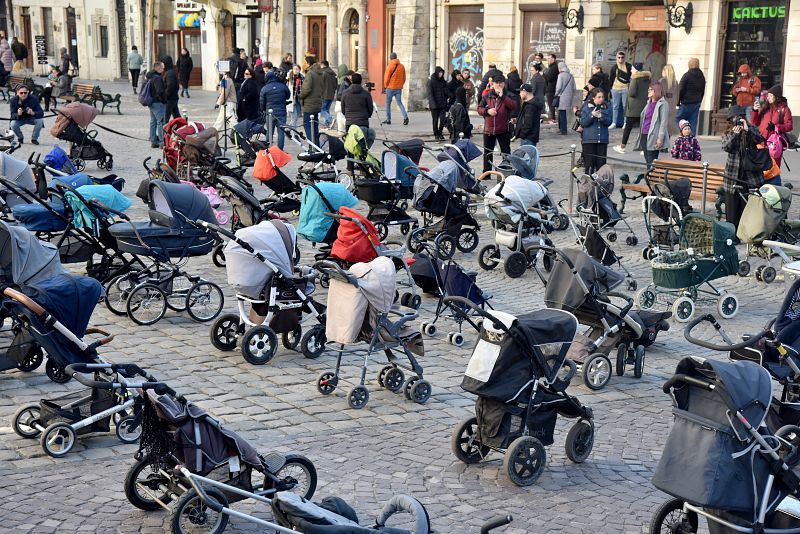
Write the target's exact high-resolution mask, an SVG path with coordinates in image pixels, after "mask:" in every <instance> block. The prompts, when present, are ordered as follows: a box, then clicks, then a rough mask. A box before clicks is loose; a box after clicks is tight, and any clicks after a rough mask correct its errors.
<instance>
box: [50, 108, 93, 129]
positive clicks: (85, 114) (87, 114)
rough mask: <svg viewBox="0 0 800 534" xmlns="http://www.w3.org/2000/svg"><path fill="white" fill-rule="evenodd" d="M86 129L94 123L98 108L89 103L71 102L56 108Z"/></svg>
mask: <svg viewBox="0 0 800 534" xmlns="http://www.w3.org/2000/svg"><path fill="white" fill-rule="evenodd" d="M56 111H57V112H58V113H60V114H62V115H64V116H65V117H67V118H68V119H70V120H71V121H72V122H74V123H75V124H77V125H78V126H80V127H81V128H83V129H84V130H85V129H86V128H87V127H88V126H89V125H90V124H91V123H92V121H93V120H94V118H95V117H97V114H98V113H99V112H98V111H97V108H96V107H94V106H90V105H89V104H82V103H80V102H71V103H69V104H67V105H66V106H64V107H62V108H59V109H57V110H56Z"/></svg>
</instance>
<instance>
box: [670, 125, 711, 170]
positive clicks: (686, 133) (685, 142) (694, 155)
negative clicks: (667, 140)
mask: <svg viewBox="0 0 800 534" xmlns="http://www.w3.org/2000/svg"><path fill="white" fill-rule="evenodd" d="M678 127H679V128H680V130H681V135H679V136H678V137H677V138H676V139H675V143H674V144H673V145H672V150H670V154H671V155H672V158H673V159H681V160H684V161H702V159H703V154H702V152H701V151H700V143H699V142H698V141H697V138H696V137H695V136H694V135H692V127H691V125H690V124H689V121H687V120H682V121H681V123H680V124H679V125H678Z"/></svg>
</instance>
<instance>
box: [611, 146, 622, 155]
mask: <svg viewBox="0 0 800 534" xmlns="http://www.w3.org/2000/svg"><path fill="white" fill-rule="evenodd" d="M613 148H614V152H619V153H620V154H624V153H625V149H624V148H622V145H614V147H613Z"/></svg>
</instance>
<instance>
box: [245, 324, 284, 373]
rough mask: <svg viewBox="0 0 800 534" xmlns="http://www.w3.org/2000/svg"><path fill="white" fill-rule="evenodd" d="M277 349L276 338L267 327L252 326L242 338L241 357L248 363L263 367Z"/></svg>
mask: <svg viewBox="0 0 800 534" xmlns="http://www.w3.org/2000/svg"><path fill="white" fill-rule="evenodd" d="M277 349H278V336H277V335H276V334H275V332H274V331H273V330H272V328H270V327H268V326H254V327H253V328H251V329H250V330H248V331H247V332H245V334H244V337H242V356H244V359H245V360H246V361H247V362H248V363H252V364H253V365H264V364H265V363H268V362H269V361H270V360H271V359H272V358H273V357H274V356H275V351H276V350H277Z"/></svg>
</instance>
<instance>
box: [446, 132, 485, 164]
mask: <svg viewBox="0 0 800 534" xmlns="http://www.w3.org/2000/svg"><path fill="white" fill-rule="evenodd" d="M481 154H482V152H481V149H480V148H478V147H477V146H476V145H475V143H473V142H472V141H470V140H469V139H459V140H458V141H456V144H455V145H448V146H447V148H445V149H444V150H443V151H442V153H441V154H439V155H438V156H436V159H437V160H439V161H447V160H453V161H455V162H456V163H457V164H458V165H459V166H460V167H463V168H467V163H469V162H470V161H472V160H473V159H475V158H477V157H478V156H480V155H481Z"/></svg>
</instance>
